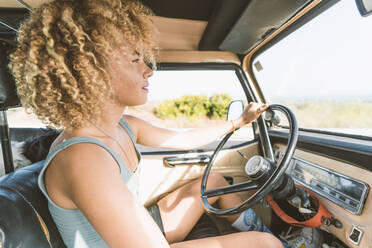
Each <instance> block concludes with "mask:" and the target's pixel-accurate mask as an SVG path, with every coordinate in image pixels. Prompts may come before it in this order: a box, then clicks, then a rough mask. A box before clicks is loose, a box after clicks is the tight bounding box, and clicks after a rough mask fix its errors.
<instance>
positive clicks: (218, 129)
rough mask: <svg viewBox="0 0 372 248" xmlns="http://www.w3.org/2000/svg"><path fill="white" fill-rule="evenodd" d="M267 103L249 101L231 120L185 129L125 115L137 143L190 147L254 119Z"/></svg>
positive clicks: (168, 146)
mask: <svg viewBox="0 0 372 248" xmlns="http://www.w3.org/2000/svg"><path fill="white" fill-rule="evenodd" d="M267 108H268V105H265V104H264V105H263V104H259V103H254V102H251V103H250V104H249V105H248V107H247V108H246V109H245V110H244V112H243V114H242V115H241V116H240V117H239V118H237V119H235V120H233V121H232V122H231V121H226V122H224V123H219V124H215V125H213V126H210V127H203V128H193V129H189V130H186V131H175V130H171V129H165V128H160V127H157V126H154V125H152V124H150V123H148V122H146V121H144V120H142V119H139V118H136V117H134V116H125V118H126V120H127V121H128V122H129V124H130V126H131V127H132V129H133V131H134V132H135V134H136V137H137V143H138V144H141V145H145V146H150V147H158V148H174V149H192V148H196V147H200V146H203V145H206V144H209V143H211V142H213V141H215V140H216V139H218V138H219V137H221V136H223V135H225V134H226V133H229V132H231V131H232V130H233V129H234V128H235V129H236V128H240V127H242V126H244V125H246V124H248V123H250V122H252V121H254V120H256V119H257V118H258V117H259V116H260V114H261V113H262V112H264V111H265V110H266V109H267Z"/></svg>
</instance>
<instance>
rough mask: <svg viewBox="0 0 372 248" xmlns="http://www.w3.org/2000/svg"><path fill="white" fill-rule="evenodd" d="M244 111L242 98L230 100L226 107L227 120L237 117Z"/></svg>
mask: <svg viewBox="0 0 372 248" xmlns="http://www.w3.org/2000/svg"><path fill="white" fill-rule="evenodd" d="M243 111H244V104H243V101H242V100H235V101H232V102H230V104H229V107H228V109H227V118H226V119H227V120H228V121H231V120H235V119H236V118H238V117H239V116H240V115H241V114H242V113H243Z"/></svg>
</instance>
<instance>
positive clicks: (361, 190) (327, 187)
mask: <svg viewBox="0 0 372 248" xmlns="http://www.w3.org/2000/svg"><path fill="white" fill-rule="evenodd" d="M289 173H290V175H291V176H292V178H293V179H294V180H295V181H296V182H297V183H298V184H300V185H303V186H304V187H306V188H308V189H310V190H312V191H314V192H316V193H318V194H319V195H321V196H323V197H325V198H327V199H329V200H330V201H332V202H333V203H335V204H337V205H339V206H341V207H343V208H345V209H346V210H348V211H350V212H351V213H353V214H356V215H359V214H361V212H362V210H363V206H364V201H365V199H366V197H367V194H368V191H369V186H368V184H366V183H364V182H362V181H360V180H356V179H354V178H350V177H348V176H345V175H342V174H340V173H337V172H335V171H332V170H329V169H326V168H323V167H321V166H319V165H316V164H313V163H310V162H308V161H305V160H302V159H299V158H293V159H292V161H291V165H290V170H289Z"/></svg>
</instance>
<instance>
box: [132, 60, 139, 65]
mask: <svg viewBox="0 0 372 248" xmlns="http://www.w3.org/2000/svg"><path fill="white" fill-rule="evenodd" d="M139 61H140V59H133V60H132V63H135V64H137V63H138V62H139Z"/></svg>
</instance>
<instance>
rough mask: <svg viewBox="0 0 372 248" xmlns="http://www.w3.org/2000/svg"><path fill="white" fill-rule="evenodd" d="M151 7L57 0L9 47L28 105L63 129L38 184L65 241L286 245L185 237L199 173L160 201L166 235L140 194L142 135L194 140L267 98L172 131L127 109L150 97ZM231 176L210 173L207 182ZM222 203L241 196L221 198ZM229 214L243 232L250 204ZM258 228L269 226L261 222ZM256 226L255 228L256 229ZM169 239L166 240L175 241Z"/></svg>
mask: <svg viewBox="0 0 372 248" xmlns="http://www.w3.org/2000/svg"><path fill="white" fill-rule="evenodd" d="M152 29H153V27H152V24H151V21H150V20H149V11H148V10H147V9H146V8H145V7H144V6H142V5H141V4H139V3H137V2H132V1H124V0H79V1H77V0H55V1H53V2H50V3H48V4H44V5H42V6H41V7H40V8H38V9H36V10H34V11H33V13H32V14H31V16H30V18H29V20H27V21H26V22H25V23H24V24H23V25H22V27H21V28H20V31H19V46H18V48H17V49H16V51H15V52H14V53H13V54H12V56H11V60H12V62H11V65H10V66H11V69H12V71H13V74H14V76H15V78H16V82H17V89H18V93H19V95H20V97H21V100H22V104H23V106H25V107H26V108H27V109H31V110H32V111H33V112H34V113H35V114H36V115H38V117H39V118H40V119H42V120H43V121H45V122H46V123H48V124H51V125H54V126H56V127H63V128H64V131H63V132H62V133H61V135H60V136H59V137H58V138H57V139H56V140H55V142H54V143H53V145H52V147H51V149H50V152H49V155H48V157H47V159H46V162H45V166H44V168H43V170H42V171H41V173H40V177H39V185H40V188H41V190H42V191H43V192H44V194H45V196H46V197H47V199H48V204H49V205H48V206H49V210H50V212H51V214H52V217H53V219H54V221H55V223H56V224H57V227H58V230H59V231H60V233H61V235H62V238H63V240H64V242H65V244H66V245H67V246H68V247H107V246H109V247H136V248H138V247H156V248H162V247H193V248H197V247H203V248H208V247H235V248H239V247H282V244H281V242H280V241H279V240H278V239H277V238H275V237H274V236H273V235H272V234H270V233H267V232H254V231H252V232H240V233H235V234H230V235H226V236H220V237H213V238H205V239H200V240H193V241H187V242H182V240H183V239H184V238H185V237H186V235H187V234H188V233H189V232H190V230H191V229H192V227H193V226H194V224H195V223H196V222H197V220H198V219H199V217H200V216H201V215H202V213H203V206H202V203H201V200H200V180H198V181H196V182H193V183H190V184H188V185H185V186H183V187H181V188H180V189H178V190H176V191H174V192H173V193H171V194H169V195H168V196H166V197H165V198H163V199H162V200H160V201H159V202H158V204H157V206H158V209H159V210H160V216H161V219H162V222H163V226H164V232H165V236H164V235H163V234H162V232H161V231H160V229H159V228H158V226H157V225H156V223H155V222H154V220H153V219H152V218H151V216H150V215H149V214H148V212H147V211H146V209H145V208H144V207H143V206H141V205H140V204H139V203H138V200H137V197H138V191H137V190H138V173H139V172H140V170H139V169H138V166H139V160H140V154H139V152H138V151H137V149H136V144H142V145H145V146H151V147H167V148H180V149H189V148H194V147H198V146H202V145H205V144H207V143H210V142H212V141H214V140H216V139H217V138H219V137H221V136H222V135H224V134H226V133H228V132H230V131H232V130H233V128H238V127H241V126H243V125H245V124H247V123H250V122H252V121H254V120H255V119H256V118H258V116H259V115H260V114H261V113H262V112H263V111H265V109H266V108H267V105H261V104H257V103H250V104H249V106H248V107H247V109H246V110H245V111H244V113H243V114H242V116H240V117H239V118H238V119H236V120H233V121H232V122H225V123H222V124H217V125H215V126H213V127H208V128H199V129H193V130H189V131H186V132H176V131H173V130H168V129H163V128H159V127H156V126H153V125H151V124H150V123H148V122H146V121H144V120H141V119H139V118H137V117H134V116H129V115H123V113H124V112H125V109H126V108H127V107H128V106H136V105H141V104H144V103H145V102H146V100H147V94H148V89H147V87H148V78H149V77H151V75H152V69H151V68H149V67H148V66H147V64H148V63H153V64H154V61H155V59H154V57H155V55H154V51H155V50H156V49H155V44H154V42H153V38H152V36H151V35H152ZM224 185H227V183H226V181H225V180H224V178H223V177H222V176H221V175H219V174H212V175H211V177H210V181H209V182H208V187H210V188H211V187H221V186H224ZM211 202H216V203H217V204H219V206H220V207H221V208H229V207H232V206H235V205H236V204H238V203H240V202H241V199H240V198H239V197H238V196H237V195H236V194H232V195H226V196H222V197H215V198H214V199H211ZM228 220H229V221H230V222H231V223H233V226H234V227H236V228H238V229H239V230H241V231H248V230H251V229H252V225H251V224H254V223H250V222H252V221H255V220H257V217H256V216H255V214H254V212H253V211H252V210H247V211H245V212H243V213H242V214H240V215H235V216H231V217H229V218H228ZM261 229H265V227H262V226H261ZM254 230H257V229H254ZM169 244H170V245H169Z"/></svg>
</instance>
